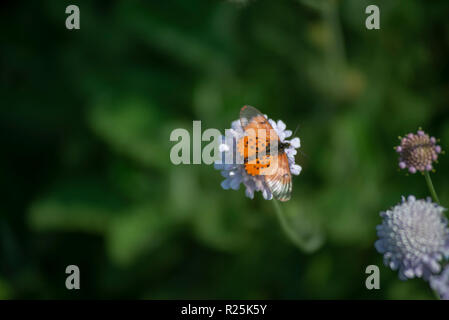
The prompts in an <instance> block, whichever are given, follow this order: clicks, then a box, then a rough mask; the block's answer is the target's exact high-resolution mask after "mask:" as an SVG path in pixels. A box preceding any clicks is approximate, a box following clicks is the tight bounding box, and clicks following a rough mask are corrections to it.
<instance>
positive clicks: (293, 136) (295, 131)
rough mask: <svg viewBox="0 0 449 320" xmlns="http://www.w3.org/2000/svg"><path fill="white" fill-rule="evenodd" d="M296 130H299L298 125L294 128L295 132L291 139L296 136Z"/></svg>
mask: <svg viewBox="0 0 449 320" xmlns="http://www.w3.org/2000/svg"><path fill="white" fill-rule="evenodd" d="M298 129H299V124H298V125H297V126H296V129H295V132H293V135H292V137H294V136H295V135H296V132H297V131H298Z"/></svg>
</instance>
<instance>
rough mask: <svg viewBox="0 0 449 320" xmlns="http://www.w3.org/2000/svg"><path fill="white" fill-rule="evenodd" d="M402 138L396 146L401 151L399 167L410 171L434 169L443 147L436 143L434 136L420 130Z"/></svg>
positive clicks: (397, 150)
mask: <svg viewBox="0 0 449 320" xmlns="http://www.w3.org/2000/svg"><path fill="white" fill-rule="evenodd" d="M400 139H401V144H400V145H399V146H397V147H396V148H395V149H396V152H397V153H399V168H401V169H408V171H409V172H410V173H416V172H417V171H421V172H424V171H431V170H432V169H433V163H434V162H435V161H437V159H438V154H439V153H441V147H440V146H439V145H437V144H436V142H437V140H436V139H435V138H434V137H429V135H428V134H426V133H425V132H424V131H422V130H418V132H417V133H416V134H413V133H409V134H407V135H406V136H405V137H403V138H400Z"/></svg>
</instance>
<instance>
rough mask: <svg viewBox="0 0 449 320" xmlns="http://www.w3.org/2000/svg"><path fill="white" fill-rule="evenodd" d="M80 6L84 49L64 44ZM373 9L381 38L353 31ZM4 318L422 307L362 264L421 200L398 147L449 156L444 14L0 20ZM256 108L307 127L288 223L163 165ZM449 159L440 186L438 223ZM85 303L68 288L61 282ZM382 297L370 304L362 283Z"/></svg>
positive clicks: (84, 6)
mask: <svg viewBox="0 0 449 320" xmlns="http://www.w3.org/2000/svg"><path fill="white" fill-rule="evenodd" d="M69 4H76V5H78V6H79V7H80V11H81V29H80V30H77V31H74V30H71V31H69V30H67V29H66V28H65V19H66V17H67V15H66V14H65V8H66V6H67V5H69ZM370 4H377V5H378V6H379V7H380V10H381V29H380V30H372V31H369V30H367V29H366V28H365V19H366V17H367V15H366V14H365V8H366V7H367V6H368V5H370ZM0 8H1V10H0V12H1V13H0V34H1V49H0V66H1V72H0V77H1V79H0V83H1V89H0V90H1V91H0V93H1V102H0V105H1V108H0V139H1V140H0V141H1V150H2V152H1V156H0V179H1V182H0V186H1V195H2V197H1V198H2V201H1V202H0V217H1V219H0V298H2V299H17V298H37V299H51V298H63V299H71V298H73V299H79V298H138V299H166V298H167V299H172V298H241V299H245V298H251V299H265V298H273V299H315V298H320V299H349V298H352V299H421V298H423V299H427V298H432V297H433V295H432V292H431V291H430V289H429V288H428V286H427V284H426V283H424V282H423V281H421V280H413V281H407V282H401V281H400V280H398V278H397V273H395V272H393V271H391V270H390V269H387V268H386V267H385V266H383V264H382V257H381V256H380V254H378V253H377V252H376V251H375V249H374V241H375V240H376V231H375V226H376V225H377V224H379V223H380V218H379V215H378V214H379V212H380V211H382V210H386V209H388V208H389V207H390V206H392V205H395V204H396V203H398V202H399V201H400V197H401V196H402V195H408V194H414V195H415V196H416V197H418V198H422V197H426V196H428V192H427V189H426V185H425V181H424V177H423V176H421V175H420V174H416V175H411V176H406V174H405V173H404V172H399V171H398V169H397V155H396V154H395V152H394V150H393V146H395V145H396V144H397V143H398V139H397V137H398V136H399V135H404V134H406V133H408V132H410V131H413V132H416V130H417V129H418V127H419V126H422V128H423V129H424V130H426V131H427V132H429V133H430V134H431V135H434V136H436V137H438V138H440V139H441V145H442V146H443V149H445V150H448V141H449V122H448V116H449V62H448V61H449V60H448V57H449V19H448V14H449V2H448V1H446V0H439V1H432V2H431V3H430V2H428V1H415V0H413V1H412V0H410V1H407V2H405V1H399V0H384V1H379V0H372V1H371V0H369V1H368V0H367V1H365V0H341V1H336V0H335V1H333V0H251V1H237V0H234V1H224V0H223V1H219V0H195V1H186V0H178V1H174V0H170V1H156V0H154V1H86V0H78V1H50V0H48V1H26V2H25V1H22V2H16V1H9V2H3V3H2V4H1V5H0ZM244 104H251V105H253V106H256V107H257V108H259V109H260V110H261V111H262V112H264V113H267V114H268V115H269V116H270V117H271V118H273V119H276V120H277V119H282V120H283V121H285V122H286V124H287V126H288V128H289V129H294V128H295V127H296V126H297V125H299V130H298V134H297V135H298V136H299V137H300V138H301V142H302V149H301V150H302V152H303V153H304V154H305V155H302V154H300V153H299V154H298V156H297V162H299V163H300V164H301V165H302V166H303V172H302V173H301V175H300V176H298V177H294V188H293V196H292V200H291V201H289V202H287V203H285V204H282V209H283V210H284V212H285V214H286V215H287V216H288V217H289V219H290V221H291V226H292V228H294V230H295V232H297V235H298V237H300V238H301V239H303V241H304V248H302V250H301V249H299V248H297V247H295V246H294V245H293V244H292V243H291V242H290V241H289V239H288V238H287V237H286V236H285V234H284V233H283V231H282V228H281V226H280V224H279V221H278V220H277V217H276V213H275V210H274V207H273V204H272V202H270V201H265V200H263V199H262V197H261V195H260V193H258V194H257V195H256V198H255V199H254V200H250V199H248V198H246V197H245V195H244V190H243V188H241V189H240V190H239V191H225V190H223V189H222V188H221V187H220V182H221V181H222V177H221V176H220V173H219V172H218V171H216V170H214V169H213V166H208V165H179V166H175V165H173V164H171V162H170V158H169V152H170V148H171V147H172V146H173V145H174V144H175V143H173V142H170V141H169V136H170V132H171V131H172V130H173V129H175V128H186V129H188V130H189V131H191V128H192V120H201V121H202V127H203V130H204V129H207V128H218V129H219V130H221V131H223V130H224V129H226V128H229V127H230V123H231V121H233V120H235V119H237V118H238V114H239V110H240V108H241V107H242V106H243V105H244ZM448 161H449V160H448V157H447V156H444V155H443V156H442V157H441V158H440V163H439V164H438V165H437V172H436V174H433V175H432V176H433V179H434V184H435V187H436V189H437V192H438V193H439V196H440V199H441V202H442V204H443V205H446V206H448V205H449V181H448V179H447V177H448V174H449V171H448ZM70 264H76V265H78V266H79V267H80V270H81V290H79V291H68V290H66V288H65V285H64V283H65V279H66V276H67V275H66V274H65V272H64V271H65V268H66V266H67V265H70ZM370 264H376V265H378V266H379V267H380V270H381V289H380V290H372V291H369V290H367V289H366V288H365V278H366V276H367V275H366V274H365V268H366V267H367V266H368V265H370Z"/></svg>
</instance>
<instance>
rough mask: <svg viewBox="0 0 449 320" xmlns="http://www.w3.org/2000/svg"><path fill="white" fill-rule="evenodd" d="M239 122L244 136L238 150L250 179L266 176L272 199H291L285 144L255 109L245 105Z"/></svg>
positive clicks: (290, 180) (238, 143)
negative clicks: (251, 177)
mask: <svg viewBox="0 0 449 320" xmlns="http://www.w3.org/2000/svg"><path fill="white" fill-rule="evenodd" d="M240 123H241V125H242V128H243V129H244V131H245V135H244V136H243V137H242V138H240V139H239V140H238V141H237V150H238V152H239V154H240V156H241V157H243V162H244V165H245V171H246V172H247V173H248V174H249V175H251V176H261V177H263V179H264V181H265V183H266V184H267V186H268V188H269V189H270V191H271V193H272V194H273V197H274V198H276V199H278V200H280V201H287V200H289V199H290V197H291V191H292V179H291V173H290V166H289V162H288V158H287V154H286V153H285V149H287V148H288V147H289V146H290V143H288V142H282V141H280V139H279V136H278V135H277V133H276V131H275V130H274V129H273V127H272V126H271V124H270V123H269V122H268V121H267V119H266V118H265V116H264V115H263V114H262V113H261V112H260V111H259V110H257V109H256V108H254V107H251V106H244V107H243V108H242V109H241V111H240Z"/></svg>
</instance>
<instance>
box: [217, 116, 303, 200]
mask: <svg viewBox="0 0 449 320" xmlns="http://www.w3.org/2000/svg"><path fill="white" fill-rule="evenodd" d="M265 118H267V119H268V117H267V116H266V115H265ZM268 121H269V123H270V124H271V126H272V127H273V129H274V130H275V131H276V133H277V135H278V136H279V140H280V141H281V142H288V143H290V145H289V146H288V148H286V149H284V151H285V153H286V155H287V158H288V163H289V166H290V172H291V173H292V174H293V175H299V174H300V173H301V169H302V168H301V166H300V165H298V164H296V163H295V155H296V153H297V151H296V149H297V148H299V147H300V140H299V138H293V139H291V140H287V138H289V137H290V136H291V135H292V132H291V131H290V130H286V125H285V123H284V122H282V121H281V120H279V121H277V122H275V121H273V120H271V119H268ZM229 131H230V134H229V135H227V136H224V137H223V138H222V139H223V143H222V144H221V145H220V146H219V150H220V151H221V152H222V159H221V160H219V161H216V162H215V164H214V167H215V169H217V170H220V171H221V175H222V176H223V177H224V178H225V180H223V181H222V182H221V186H222V188H223V189H225V190H228V189H232V190H238V189H239V188H240V184H242V183H243V185H244V186H245V188H246V190H245V193H246V196H247V197H248V198H251V199H253V198H254V192H256V191H260V192H262V196H263V197H264V199H266V200H271V199H272V198H273V195H272V194H271V191H270V189H269V188H268V186H267V184H266V183H265V178H264V176H252V175H250V174H248V173H247V172H246V171H245V166H244V164H243V163H239V161H234V162H233V163H230V164H227V163H226V162H225V159H226V154H227V153H232V154H234V155H235V154H236V143H237V141H238V140H239V139H240V138H242V137H243V136H244V135H245V133H244V130H243V128H242V125H241V123H240V120H235V121H233V122H232V124H231V129H230V130H229Z"/></svg>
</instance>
